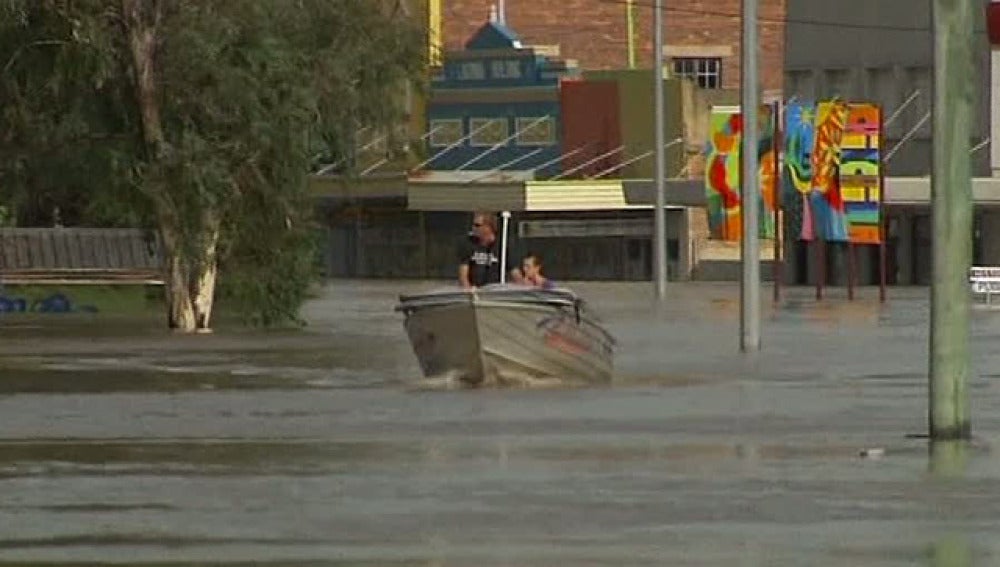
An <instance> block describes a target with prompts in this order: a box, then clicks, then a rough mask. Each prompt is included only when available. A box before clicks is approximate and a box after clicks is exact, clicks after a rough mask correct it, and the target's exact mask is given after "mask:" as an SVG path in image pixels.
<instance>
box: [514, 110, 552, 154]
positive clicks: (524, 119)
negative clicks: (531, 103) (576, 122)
mask: <svg viewBox="0 0 1000 567" xmlns="http://www.w3.org/2000/svg"><path fill="white" fill-rule="evenodd" d="M542 118H545V120H544V121H541V122H538V123H537V124H534V125H533V126H531V128H530V129H529V130H523V128H525V127H527V126H528V125H529V124H532V123H534V122H535V121H538V120H540V119H542ZM522 123H523V127H522ZM546 125H547V126H548V128H549V130H548V137H547V139H546V140H545V141H525V140H524V138H523V137H522V136H523V135H524V133H525V132H530V131H531V130H534V129H535V128H539V127H543V126H546ZM514 131H515V132H517V138H516V139H515V142H516V143H517V145H518V146H524V147H532V148H543V147H547V146H554V145H555V144H556V138H557V136H556V121H555V119H554V118H552V117H551V116H518V117H517V118H515V119H514Z"/></svg>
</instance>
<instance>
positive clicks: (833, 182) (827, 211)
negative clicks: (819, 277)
mask: <svg viewBox="0 0 1000 567" xmlns="http://www.w3.org/2000/svg"><path fill="white" fill-rule="evenodd" d="M846 121H847V104H846V103H843V102H839V101H834V102H821V103H819V104H818V105H817V106H816V138H815V144H814V146H813V152H812V188H813V191H812V194H811V196H810V200H809V205H810V207H811V209H812V211H811V212H812V215H811V216H812V221H813V227H814V235H815V237H817V238H821V239H823V240H826V241H828V242H846V241H847V213H846V210H845V209H844V200H843V198H842V196H841V192H840V175H839V166H840V144H841V140H842V139H843V136H844V124H845V123H846ZM805 236H806V232H805V231H803V238H804V239H805V240H808V238H805Z"/></svg>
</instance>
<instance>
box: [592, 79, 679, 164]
mask: <svg viewBox="0 0 1000 567" xmlns="http://www.w3.org/2000/svg"><path fill="white" fill-rule="evenodd" d="M584 78H585V79H586V80H588V81H614V82H616V83H618V100H619V105H620V113H619V117H620V120H621V133H622V143H623V144H625V152H624V159H625V160H629V159H632V158H633V157H637V156H639V155H642V154H643V153H644V152H648V151H650V150H652V149H653V146H654V138H655V133H654V129H653V117H654V114H655V108H654V102H653V101H654V95H655V93H654V92H653V91H654V86H655V83H654V81H653V70H652V69H625V70H614V71H588V72H586V73H585V74H584ZM663 105H664V106H663V107H664V122H665V132H666V136H665V140H664V141H665V142H670V141H671V140H674V139H675V138H678V137H682V136H683V135H684V125H683V120H682V118H681V116H682V114H681V110H682V109H681V82H680V80H678V79H664V81H663ZM654 165H655V160H654V158H653V156H649V157H647V158H645V159H642V160H640V161H638V162H636V163H634V164H632V165H629V166H626V167H624V168H623V169H622V173H621V176H622V177H623V178H626V179H649V178H651V177H653V169H654ZM666 167H667V169H666V174H667V177H668V178H670V177H674V176H676V175H677V174H678V173H679V172H680V170H681V168H682V167H684V144H683V143H678V144H675V145H673V146H671V147H669V148H667V151H666Z"/></svg>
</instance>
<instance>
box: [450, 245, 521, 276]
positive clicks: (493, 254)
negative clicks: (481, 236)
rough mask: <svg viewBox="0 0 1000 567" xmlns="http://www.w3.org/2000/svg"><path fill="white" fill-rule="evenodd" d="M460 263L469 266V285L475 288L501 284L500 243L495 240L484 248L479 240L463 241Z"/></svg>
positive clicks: (459, 256) (460, 249)
mask: <svg viewBox="0 0 1000 567" xmlns="http://www.w3.org/2000/svg"><path fill="white" fill-rule="evenodd" d="M458 263H459V265H461V264H467V265H468V266H469V283H470V284H471V285H473V286H475V287H482V286H484V285H488V284H492V283H500V242H499V241H497V240H494V241H493V242H492V243H491V244H490V245H488V246H484V245H482V244H480V243H479V241H478V240H471V239H463V241H462V243H461V245H460V246H459V248H458ZM507 269H510V266H508V268H507Z"/></svg>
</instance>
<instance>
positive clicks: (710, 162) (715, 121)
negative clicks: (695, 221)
mask: <svg viewBox="0 0 1000 567" xmlns="http://www.w3.org/2000/svg"><path fill="white" fill-rule="evenodd" d="M709 120H710V122H709V128H708V132H709V142H708V148H707V152H706V160H705V161H706V163H705V198H706V200H707V212H708V225H709V228H710V229H711V231H712V237H713V238H719V239H722V240H739V238H740V194H739V184H740V181H739V180H740V139H741V137H742V136H741V133H742V130H743V118H742V116H741V115H740V114H739V113H738V112H735V111H726V110H715V109H713V110H712V115H711V117H710V119H709Z"/></svg>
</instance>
